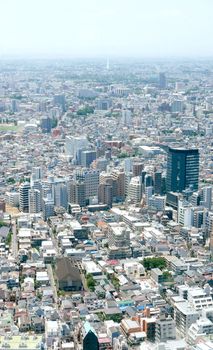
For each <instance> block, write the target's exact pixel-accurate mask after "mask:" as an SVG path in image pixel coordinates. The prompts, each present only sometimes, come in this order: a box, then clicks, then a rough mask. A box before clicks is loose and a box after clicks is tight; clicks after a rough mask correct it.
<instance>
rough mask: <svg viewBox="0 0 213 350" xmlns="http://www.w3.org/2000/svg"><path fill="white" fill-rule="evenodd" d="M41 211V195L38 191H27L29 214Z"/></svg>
mask: <svg viewBox="0 0 213 350" xmlns="http://www.w3.org/2000/svg"><path fill="white" fill-rule="evenodd" d="M40 211H41V193H40V191H39V190H36V189H31V190H29V213H31V214H35V213H40Z"/></svg>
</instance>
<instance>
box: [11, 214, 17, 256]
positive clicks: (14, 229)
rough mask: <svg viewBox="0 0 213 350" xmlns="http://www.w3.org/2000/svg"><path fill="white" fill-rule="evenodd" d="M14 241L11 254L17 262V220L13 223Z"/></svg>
mask: <svg viewBox="0 0 213 350" xmlns="http://www.w3.org/2000/svg"><path fill="white" fill-rule="evenodd" d="M12 233H13V234H12V240H11V254H12V255H13V257H14V259H15V260H16V259H17V257H18V241H17V228H16V222H15V220H13V221H12Z"/></svg>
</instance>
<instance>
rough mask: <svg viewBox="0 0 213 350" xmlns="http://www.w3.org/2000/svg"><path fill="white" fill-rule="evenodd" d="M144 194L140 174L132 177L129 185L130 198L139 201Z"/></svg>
mask: <svg viewBox="0 0 213 350" xmlns="http://www.w3.org/2000/svg"><path fill="white" fill-rule="evenodd" d="M141 196H142V182H141V177H140V176H135V177H132V178H131V180H130V183H129V187H128V199H130V200H131V201H132V202H133V203H139V202H140V201H141Z"/></svg>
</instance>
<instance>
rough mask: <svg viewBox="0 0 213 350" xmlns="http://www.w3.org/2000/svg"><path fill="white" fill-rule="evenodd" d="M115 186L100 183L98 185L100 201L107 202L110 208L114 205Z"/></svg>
mask: <svg viewBox="0 0 213 350" xmlns="http://www.w3.org/2000/svg"><path fill="white" fill-rule="evenodd" d="M112 200H113V188H112V186H111V185H110V184H108V183H105V184H100V185H99V186H98V202H99V203H103V204H107V205H108V206H109V208H111V207H112Z"/></svg>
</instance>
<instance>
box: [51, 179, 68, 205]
mask: <svg viewBox="0 0 213 350" xmlns="http://www.w3.org/2000/svg"><path fill="white" fill-rule="evenodd" d="M54 203H55V206H56V207H63V208H65V209H67V206H68V195H67V186H66V184H65V183H64V182H55V184H54Z"/></svg>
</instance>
